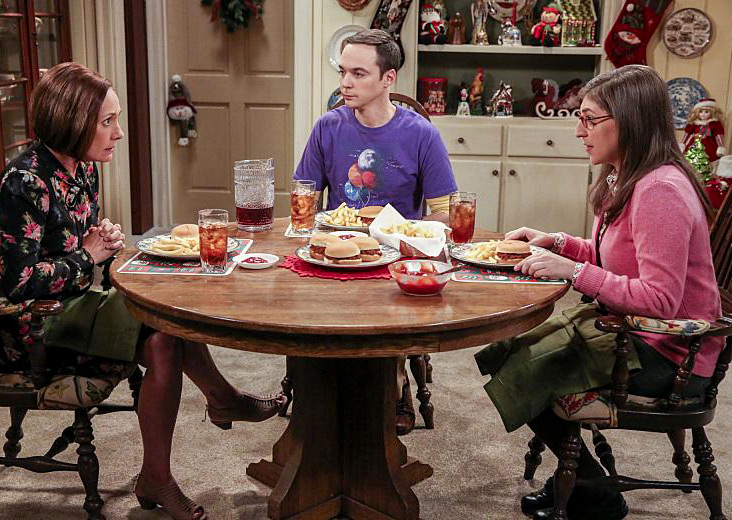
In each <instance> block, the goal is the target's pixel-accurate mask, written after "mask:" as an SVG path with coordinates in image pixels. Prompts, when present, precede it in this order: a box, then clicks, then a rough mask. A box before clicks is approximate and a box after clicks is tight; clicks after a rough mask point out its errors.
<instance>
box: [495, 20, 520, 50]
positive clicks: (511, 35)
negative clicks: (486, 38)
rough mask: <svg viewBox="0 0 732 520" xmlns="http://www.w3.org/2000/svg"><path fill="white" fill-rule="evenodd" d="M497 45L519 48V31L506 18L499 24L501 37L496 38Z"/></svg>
mask: <svg viewBox="0 0 732 520" xmlns="http://www.w3.org/2000/svg"><path fill="white" fill-rule="evenodd" d="M498 44H499V45H504V46H506V47H520V46H521V30H520V29H519V28H518V27H516V26H515V25H514V24H513V23H512V22H511V20H509V19H508V18H504V19H503V21H502V22H501V35H500V36H499V37H498Z"/></svg>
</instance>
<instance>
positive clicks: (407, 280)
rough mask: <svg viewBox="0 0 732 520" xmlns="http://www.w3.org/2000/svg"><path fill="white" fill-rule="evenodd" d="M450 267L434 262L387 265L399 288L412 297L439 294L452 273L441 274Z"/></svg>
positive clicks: (405, 261)
mask: <svg viewBox="0 0 732 520" xmlns="http://www.w3.org/2000/svg"><path fill="white" fill-rule="evenodd" d="M451 268H452V265H450V264H447V263H445V262H437V261H436V260H400V261H398V262H394V263H392V264H389V272H390V273H391V277H392V278H393V279H394V281H395V282H396V284H397V285H398V286H399V288H400V289H401V290H402V291H404V292H405V293H407V294H409V295H412V296H433V295H435V294H440V292H441V291H442V289H443V288H444V287H445V285H447V282H448V281H449V280H450V276H451V275H452V273H447V274H441V273H442V272H444V271H447V270H448V269H451Z"/></svg>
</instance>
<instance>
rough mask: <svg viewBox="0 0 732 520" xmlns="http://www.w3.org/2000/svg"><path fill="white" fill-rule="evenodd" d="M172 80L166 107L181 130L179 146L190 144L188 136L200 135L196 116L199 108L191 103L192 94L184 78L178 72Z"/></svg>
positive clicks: (173, 121)
mask: <svg viewBox="0 0 732 520" xmlns="http://www.w3.org/2000/svg"><path fill="white" fill-rule="evenodd" d="M171 80H172V82H171V83H170V87H168V106H167V109H166V110H167V113H168V118H169V119H170V121H171V123H174V124H175V125H176V126H178V129H179V131H180V137H179V138H178V146H188V138H193V137H197V136H198V133H197V132H196V116H195V114H196V112H197V110H196V107H194V106H193V104H192V103H191V95H190V94H189V92H188V87H186V86H185V85H184V84H183V79H182V78H181V77H180V76H179V75H178V74H173V77H172V78H171Z"/></svg>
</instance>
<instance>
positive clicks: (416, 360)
mask: <svg viewBox="0 0 732 520" xmlns="http://www.w3.org/2000/svg"><path fill="white" fill-rule="evenodd" d="M389 101H391V102H392V103H394V104H395V105H399V106H401V107H402V108H405V109H407V110H411V111H413V112H416V113H418V114H419V115H421V116H422V117H424V118H425V119H426V120H427V121H430V122H431V120H430V115H429V114H428V113H427V110H425V108H424V107H423V106H422V104H421V103H420V102H419V101H417V100H416V99H414V98H411V97H409V96H405V95H404V94H397V93H395V92H392V93H390V94H389ZM344 104H345V101H344V100H343V98H341V99H340V100H339V101H338V102H337V103H336V104H335V105H333V110H335V109H336V108H338V107H342V106H343V105H344ZM408 357H409V369H410V370H411V372H412V377H414V382H415V383H416V384H417V400H418V401H419V414H420V415H421V416H422V419H423V420H424V427H425V429H427V430H433V429H434V428H435V420H434V413H435V409H434V405H432V403H431V402H430V399H431V398H432V392H430V390H429V388H427V383H432V364H431V363H430V355H429V354H422V355H414V356H408ZM291 374H292V371H291V370H290V366H289V364H288V365H287V368H286V374H285V377H284V379H282V383H281V385H282V391H283V392H284V394H285V398H286V401H285V404H284V405H283V406H282V408H281V409H280V412H279V415H280V417H285V416H286V415H287V409H288V408H289V406H290V403H291V402H292V377H291Z"/></svg>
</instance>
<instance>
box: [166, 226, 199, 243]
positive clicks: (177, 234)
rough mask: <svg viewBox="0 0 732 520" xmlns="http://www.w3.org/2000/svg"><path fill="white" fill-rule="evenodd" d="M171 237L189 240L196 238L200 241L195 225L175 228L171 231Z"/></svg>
mask: <svg viewBox="0 0 732 520" xmlns="http://www.w3.org/2000/svg"><path fill="white" fill-rule="evenodd" d="M170 236H171V237H173V238H184V239H187V240H190V239H191V238H195V239H196V240H198V226H197V225H195V224H181V225H180V226H175V227H174V228H173V229H172V230H170Z"/></svg>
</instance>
